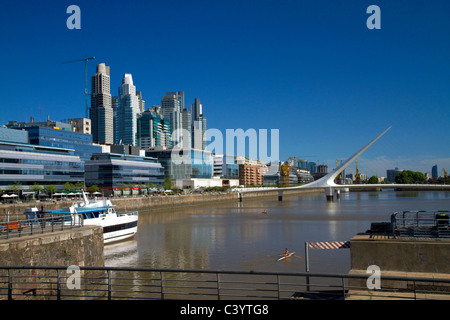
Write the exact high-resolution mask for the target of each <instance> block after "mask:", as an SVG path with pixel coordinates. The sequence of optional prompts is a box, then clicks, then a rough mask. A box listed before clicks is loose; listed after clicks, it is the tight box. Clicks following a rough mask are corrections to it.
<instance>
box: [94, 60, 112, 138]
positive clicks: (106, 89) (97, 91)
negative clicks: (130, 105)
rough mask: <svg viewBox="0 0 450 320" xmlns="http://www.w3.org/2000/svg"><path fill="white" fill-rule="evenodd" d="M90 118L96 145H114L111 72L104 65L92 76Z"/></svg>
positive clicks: (98, 66)
mask: <svg viewBox="0 0 450 320" xmlns="http://www.w3.org/2000/svg"><path fill="white" fill-rule="evenodd" d="M90 118H91V121H92V136H93V140H94V142H96V143H101V144H113V143H114V119H113V109H112V107H111V91H110V71H109V66H106V65H105V64H104V63H100V64H99V65H97V72H96V74H95V75H93V76H92V94H91V109H90Z"/></svg>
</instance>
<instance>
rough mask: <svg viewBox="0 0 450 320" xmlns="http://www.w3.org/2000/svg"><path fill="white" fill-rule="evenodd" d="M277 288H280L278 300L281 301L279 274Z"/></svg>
mask: <svg viewBox="0 0 450 320" xmlns="http://www.w3.org/2000/svg"><path fill="white" fill-rule="evenodd" d="M277 288H278V300H280V299H281V293H280V291H281V287H280V275H279V274H277Z"/></svg>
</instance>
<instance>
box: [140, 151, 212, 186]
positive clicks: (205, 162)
mask: <svg viewBox="0 0 450 320" xmlns="http://www.w3.org/2000/svg"><path fill="white" fill-rule="evenodd" d="M146 154H147V155H148V156H151V157H155V158H157V159H158V161H159V162H160V163H161V164H162V166H163V167H164V175H165V176H166V177H168V178H170V179H173V180H175V179H191V178H204V179H209V178H211V177H212V175H213V156H212V154H211V152H209V151H204V150H196V149H178V150H177V149H172V150H149V151H147V152H146Z"/></svg>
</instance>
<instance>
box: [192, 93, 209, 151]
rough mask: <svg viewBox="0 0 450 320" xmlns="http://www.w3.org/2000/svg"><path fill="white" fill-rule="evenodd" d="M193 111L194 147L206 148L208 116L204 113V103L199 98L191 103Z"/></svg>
mask: <svg viewBox="0 0 450 320" xmlns="http://www.w3.org/2000/svg"><path fill="white" fill-rule="evenodd" d="M191 113H192V129H191V137H192V138H191V139H192V148H194V149H200V150H205V148H206V136H205V133H206V118H205V116H204V115H203V111H202V105H201V103H200V99H199V98H195V101H194V103H193V104H191Z"/></svg>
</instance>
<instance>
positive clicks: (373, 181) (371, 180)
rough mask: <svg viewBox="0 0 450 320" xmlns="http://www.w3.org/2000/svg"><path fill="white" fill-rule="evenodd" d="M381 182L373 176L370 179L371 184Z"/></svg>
mask: <svg viewBox="0 0 450 320" xmlns="http://www.w3.org/2000/svg"><path fill="white" fill-rule="evenodd" d="M379 182H380V181H379V180H378V177H376V176H371V177H370V179H369V184H378V183H379Z"/></svg>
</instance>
